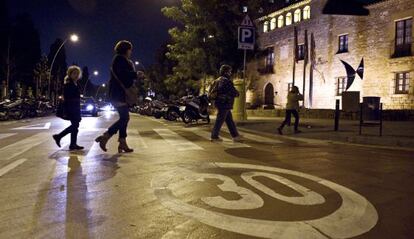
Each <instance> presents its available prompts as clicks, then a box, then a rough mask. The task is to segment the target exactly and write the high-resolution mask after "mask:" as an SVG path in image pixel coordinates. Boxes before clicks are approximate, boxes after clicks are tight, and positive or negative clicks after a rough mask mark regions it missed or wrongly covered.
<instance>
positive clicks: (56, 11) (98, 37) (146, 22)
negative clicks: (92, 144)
mask: <svg viewBox="0 0 414 239" xmlns="http://www.w3.org/2000/svg"><path fill="white" fill-rule="evenodd" d="M177 1H178V0H36V1H32V0H30V1H28V0H8V5H9V11H10V16H11V17H13V16H15V15H17V14H19V13H29V14H30V15H31V16H32V17H33V20H34V22H35V25H36V27H37V28H38V30H39V32H40V37H41V42H42V51H43V53H45V54H47V53H48V52H49V46H50V44H51V43H53V41H54V40H55V39H56V38H58V37H60V38H62V39H63V38H65V36H67V35H69V34H70V33H77V34H78V35H79V37H80V41H79V42H78V43H76V44H73V43H68V44H67V45H66V53H67V62H68V64H72V63H74V62H75V63H77V64H79V65H80V66H85V65H86V66H88V67H89V70H90V72H92V71H93V70H98V71H99V72H100V76H99V77H98V79H94V82H105V81H106V80H107V79H108V76H109V65H110V62H111V60H112V55H113V47H114V44H115V42H116V41H118V40H122V39H127V40H130V41H131V42H132V43H133V44H134V47H135V48H134V60H135V59H136V60H139V61H141V62H143V63H144V65H145V66H148V65H149V64H151V63H152V61H153V59H154V55H155V53H156V51H157V49H158V48H159V47H160V46H161V44H163V43H164V42H165V41H166V40H168V29H169V28H170V27H172V26H173V25H174V22H171V21H170V20H169V19H167V18H165V17H164V16H163V15H162V13H161V8H162V7H164V6H167V5H172V4H174V3H177Z"/></svg>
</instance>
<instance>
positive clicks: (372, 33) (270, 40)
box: [247, 0, 414, 110]
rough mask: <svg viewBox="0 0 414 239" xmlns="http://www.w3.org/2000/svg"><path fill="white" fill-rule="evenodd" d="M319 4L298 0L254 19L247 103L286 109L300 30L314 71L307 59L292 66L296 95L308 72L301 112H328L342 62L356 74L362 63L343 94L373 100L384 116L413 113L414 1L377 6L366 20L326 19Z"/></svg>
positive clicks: (342, 83)
mask: <svg viewBox="0 0 414 239" xmlns="http://www.w3.org/2000/svg"><path fill="white" fill-rule="evenodd" d="M325 3H326V0H303V1H296V2H295V3H292V4H291V5H288V6H286V7H284V8H282V9H278V10H276V11H274V12H272V13H270V14H267V15H266V16H263V17H261V18H259V19H257V20H256V25H257V27H258V34H259V37H258V39H259V48H260V51H261V52H262V54H259V55H260V56H258V57H256V59H255V60H253V61H251V62H250V63H249V64H248V71H247V74H248V78H249V79H250V87H249V88H250V90H249V91H248V94H247V100H248V102H250V103H251V104H252V105H274V106H276V108H284V107H285V105H286V96H287V93H288V89H289V88H290V87H291V85H292V82H293V65H294V62H295V61H294V57H295V50H294V49H295V47H294V45H295V37H294V35H295V34H294V32H295V30H294V28H295V27H296V29H297V35H298V38H297V39H298V40H297V45H298V47H296V49H297V52H296V53H297V56H298V58H299V59H300V58H301V57H302V58H303V56H304V50H305V49H306V47H305V45H303V44H304V43H305V30H306V31H307V33H308V49H310V48H311V47H310V45H311V35H313V36H314V45H315V47H314V49H315V50H314V59H315V61H313V62H314V67H312V69H313V70H312V69H311V64H310V60H309V61H308V64H307V65H306V68H305V67H304V64H305V60H298V61H297V63H296V64H295V85H296V86H298V87H299V89H300V90H301V92H302V89H303V75H304V74H303V73H304V69H305V72H306V75H305V106H306V107H307V108H314V109H332V108H334V107H335V100H336V99H341V94H342V92H343V91H344V90H345V88H346V83H347V80H348V78H347V74H346V71H345V67H344V65H343V63H342V62H341V60H343V61H345V62H347V63H349V64H350V65H351V66H352V67H353V68H354V69H355V70H356V69H357V68H358V66H359V65H360V63H361V60H362V59H364V70H365V72H364V77H363V79H361V78H360V77H359V76H357V77H356V79H355V81H354V83H353V84H352V86H351V88H349V89H348V91H359V92H360V97H361V98H362V97H365V96H379V97H381V102H382V103H383V104H384V109H411V110H412V109H414V77H413V76H414V56H413V55H414V54H413V53H414V47H413V43H412V42H413V41H412V39H413V34H414V31H413V16H414V1H413V0H383V1H376V2H375V3H372V4H370V5H368V6H367V8H368V9H369V10H370V15H369V16H342V15H324V14H322V9H323V6H324V5H325ZM309 51H310V50H309ZM308 54H309V55H308V56H310V54H311V53H310V52H309V53H308ZM311 71H312V72H313V77H312V79H313V80H312V82H313V83H311V82H310V81H311V79H310V73H311ZM311 85H312V87H313V90H312V97H311V98H310V97H309V95H310V92H309V89H310V88H311Z"/></svg>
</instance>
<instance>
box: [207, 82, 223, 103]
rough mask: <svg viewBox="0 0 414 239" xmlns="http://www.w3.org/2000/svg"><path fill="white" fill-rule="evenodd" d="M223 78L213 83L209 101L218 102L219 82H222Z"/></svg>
mask: <svg viewBox="0 0 414 239" xmlns="http://www.w3.org/2000/svg"><path fill="white" fill-rule="evenodd" d="M220 80H221V78H218V79H216V80H215V81H213V84H212V85H211V87H210V89H209V91H208V98H209V100H213V101H214V100H216V99H217V97H218V87H219V82H220Z"/></svg>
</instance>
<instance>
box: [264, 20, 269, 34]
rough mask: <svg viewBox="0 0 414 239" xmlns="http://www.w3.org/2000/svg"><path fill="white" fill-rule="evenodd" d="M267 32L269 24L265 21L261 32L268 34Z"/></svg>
mask: <svg viewBox="0 0 414 239" xmlns="http://www.w3.org/2000/svg"><path fill="white" fill-rule="evenodd" d="M268 31H269V22H268V21H265V22H264V24H263V32H268Z"/></svg>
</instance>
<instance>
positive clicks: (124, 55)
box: [95, 41, 142, 153]
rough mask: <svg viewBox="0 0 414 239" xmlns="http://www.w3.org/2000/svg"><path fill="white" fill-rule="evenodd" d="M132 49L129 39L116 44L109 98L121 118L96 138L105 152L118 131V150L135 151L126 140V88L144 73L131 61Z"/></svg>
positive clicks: (127, 115)
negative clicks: (136, 68) (138, 70)
mask: <svg viewBox="0 0 414 239" xmlns="http://www.w3.org/2000/svg"><path fill="white" fill-rule="evenodd" d="M132 49H133V46H132V44H131V43H130V42H129V41H120V42H118V43H117V44H116V46H115V56H114V58H113V61H112V68H111V79H110V82H109V98H110V100H111V103H112V105H113V106H114V107H115V108H116V110H117V112H118V114H119V119H118V121H116V122H115V123H114V124H113V125H112V126H111V127H109V128H108V130H107V131H106V132H105V133H104V134H103V135H101V136H99V137H98V138H96V139H95V141H96V142H97V143H99V146H100V147H101V149H102V150H103V151H105V152H106V151H107V148H106V144H107V143H108V141H109V139H110V138H111V137H112V136H113V135H115V134H117V133H119V138H118V142H119V146H118V152H119V153H123V152H125V153H132V152H133V151H134V150H133V149H131V148H129V146H128V144H127V141H126V138H127V128H128V122H129V105H128V103H127V96H126V92H125V89H128V88H130V87H131V86H132V85H133V84H134V83H135V81H136V80H137V79H138V78H139V76H140V75H141V74H142V73H141V72H137V71H135V67H134V64H133V63H132V61H131V55H132ZM121 84H122V85H121ZM137 97H138V96H137Z"/></svg>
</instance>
